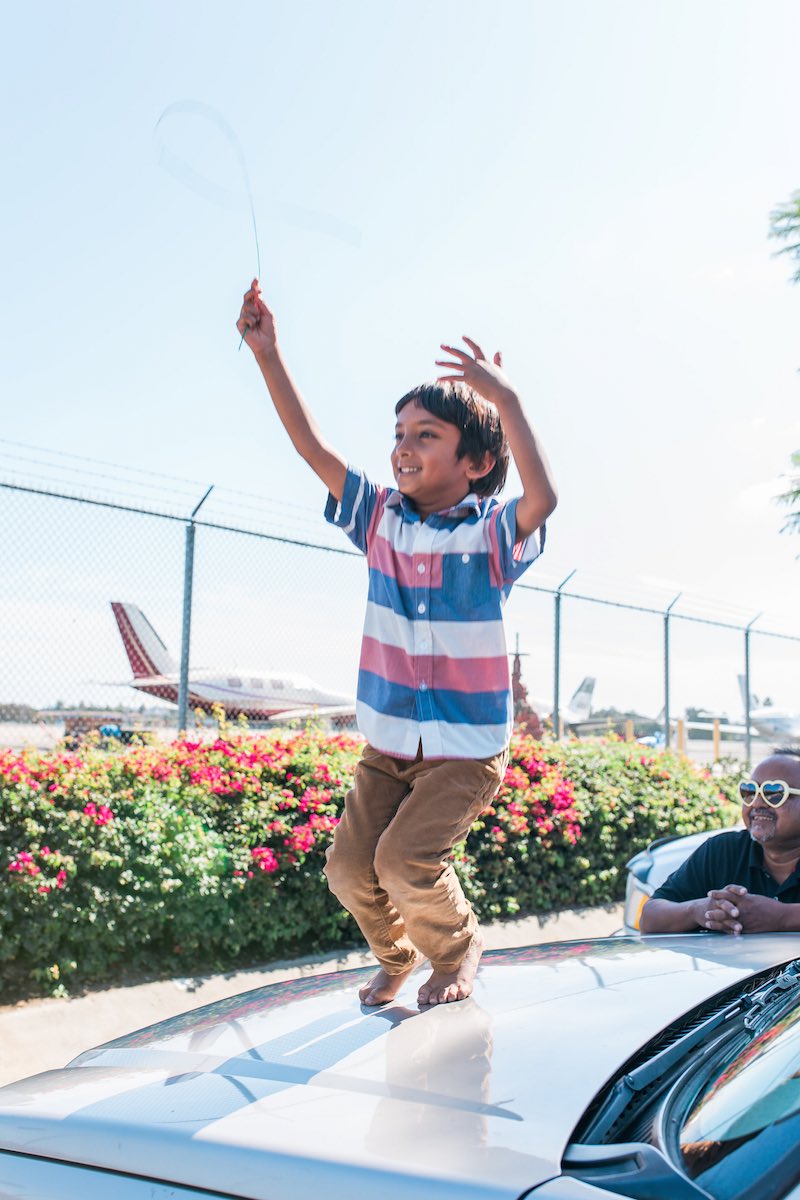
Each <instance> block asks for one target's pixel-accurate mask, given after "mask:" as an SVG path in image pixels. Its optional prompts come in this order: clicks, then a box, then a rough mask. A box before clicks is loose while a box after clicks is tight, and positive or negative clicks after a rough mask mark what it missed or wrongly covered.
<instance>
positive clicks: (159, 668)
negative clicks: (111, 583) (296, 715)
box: [111, 600, 178, 679]
mask: <svg viewBox="0 0 800 1200" xmlns="http://www.w3.org/2000/svg"><path fill="white" fill-rule="evenodd" d="M111 610H112V612H113V613H114V617H115V618H116V622H117V625H118V627H119V632H120V636H121V638H122V644H123V645H124V647H125V653H126V654H127V656H128V662H129V663H130V664H131V670H132V671H133V677H134V679H141V678H143V677H144V676H148V675H170V674H174V673H175V672H176V671H177V669H178V668H177V666H176V664H175V662H174V661H173V660H172V658H171V657H170V654H169V651H168V650H167V647H166V646H165V645H164V643H163V642H162V640H161V638H160V637H159V636H158V634H157V633H156V631H155V629H153V626H152V625H151V624H150V622H149V621H148V619H147V617H146V616H145V615H144V613H143V612H142V610H141V609H140V608H137V607H136V605H135V604H123V603H122V602H121V601H119V600H112V601H111Z"/></svg>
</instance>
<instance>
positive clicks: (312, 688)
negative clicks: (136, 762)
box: [111, 600, 355, 721]
mask: <svg viewBox="0 0 800 1200" xmlns="http://www.w3.org/2000/svg"><path fill="white" fill-rule="evenodd" d="M111 609H112V611H113V613H114V617H115V618H116V622H117V625H118V627H119V632H120V635H121V637H122V644H123V645H124V647H125V653H126V654H127V656H128V662H129V663H130V665H131V670H132V671H133V679H132V680H131V683H130V686H131V687H135V688H137V689H138V691H140V692H146V693H147V694H148V695H149V696H158V697H160V698H161V699H162V700H171V701H172V703H173V704H177V703H178V687H179V673H178V666H177V664H176V663H175V661H174V660H173V658H172V657H171V656H170V653H169V651H168V650H167V648H166V646H165V645H164V643H163V642H162V640H161V638H160V637H159V636H158V634H157V633H156V631H155V629H153V626H152V625H151V624H150V622H149V621H148V619H147V617H146V616H145V615H144V613H143V612H142V610H141V609H140V608H137V607H136V605H135V604H124V603H122V602H121V601H118V600H114V601H112V602H111ZM215 705H222V707H223V709H224V710H225V712H226V714H227V715H228V716H232V717H236V716H239V715H240V714H241V715H242V716H245V717H250V718H253V719H255V720H259V721H264V720H267V719H270V718H276V717H277V718H283V717H285V718H286V719H287V720H288V719H290V718H302V717H306V716H312V715H316V716H327V717H338V718H346V717H348V716H354V715H355V701H354V700H353V698H352V696H345V695H343V694H342V693H340V692H329V691H326V690H325V689H324V688H321V687H319V686H318V685H317V684H316V683H314V682H313V680H311V679H309V678H308V676H306V675H299V674H288V675H287V674H278V673H277V672H268V673H264V672H262V673H260V674H259V673H258V672H251V671H247V672H243V671H240V670H237V671H230V672H229V673H215V672H212V671H201V670H198V671H190V672H189V707H190V708H193V709H194V708H201V709H202V710H203V712H207V713H210V712H211V709H212V708H213V707H214V706H215Z"/></svg>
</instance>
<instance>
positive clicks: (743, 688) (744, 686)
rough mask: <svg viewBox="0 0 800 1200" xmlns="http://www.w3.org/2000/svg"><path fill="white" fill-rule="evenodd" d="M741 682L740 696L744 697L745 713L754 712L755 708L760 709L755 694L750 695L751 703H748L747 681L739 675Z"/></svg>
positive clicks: (743, 707) (743, 706) (743, 708)
mask: <svg viewBox="0 0 800 1200" xmlns="http://www.w3.org/2000/svg"><path fill="white" fill-rule="evenodd" d="M736 678H737V679H738V681H739V694H740V695H741V697H742V710H743V711H744V712H752V711H753V709H754V708H758V701H757V699H756V697H755V696H754V695H753V693H752V692H751V693H750V703H749V704H748V703H747V681H746V679H745V677H744V675H737V676H736Z"/></svg>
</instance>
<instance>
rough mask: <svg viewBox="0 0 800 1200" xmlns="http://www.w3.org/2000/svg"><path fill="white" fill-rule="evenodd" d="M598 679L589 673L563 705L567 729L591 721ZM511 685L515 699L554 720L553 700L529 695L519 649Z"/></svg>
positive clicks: (545, 717) (575, 727)
mask: <svg viewBox="0 0 800 1200" xmlns="http://www.w3.org/2000/svg"><path fill="white" fill-rule="evenodd" d="M596 682H597V680H596V679H595V678H594V676H593V675H587V676H586V677H585V678H584V679H582V680H581V682H580V683H579V684H578V686H577V688H576V689H575V691H574V692H573V693H572V696H571V697H570V699H569V700H568V702H567V703H566V704H562V705H561V722H562V724H563V726H564V728H565V729H573V730H577V728H578V727H579V726H581V725H583V724H584V723H585V722H587V721H589V720H590V718H591V715H592V697H593V696H594V685H595V683H596ZM511 685H512V689H513V692H514V698H515V700H517V699H519V700H521V701H522V703H523V705H525V706H526V707H527V708H529V709H532V710H533V712H535V713H536V715H537V716H538V717H539V718H540V719H542V720H545V719H546V720H550V721H552V720H553V711H552V708H553V702H552V700H544V699H536V698H535V697H534V698H531V697H530V696H528V693H527V688H526V687H525V685H524V684H523V683H522V673H521V666H520V657H519V651H517V652H516V654H515V655H514V667H513V670H512V673H511Z"/></svg>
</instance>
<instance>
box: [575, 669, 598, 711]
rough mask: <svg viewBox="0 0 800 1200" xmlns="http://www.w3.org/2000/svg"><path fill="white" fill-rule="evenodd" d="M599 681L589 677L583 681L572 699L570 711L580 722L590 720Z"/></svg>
mask: <svg viewBox="0 0 800 1200" xmlns="http://www.w3.org/2000/svg"><path fill="white" fill-rule="evenodd" d="M596 682H597V680H596V679H595V678H594V676H592V675H587V676H586V678H585V679H583V680H582V681H581V683H580V684H579V686H578V688H577V690H576V691H575V693H574V695H573V697H572V699H571V700H570V702H569V707H570V710H571V711H572V713H573V715H574V716H575V717H576V719H577V720H579V721H585V720H588V718H589V717H590V716H591V715H592V696H593V695H594V685H595V683H596Z"/></svg>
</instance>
